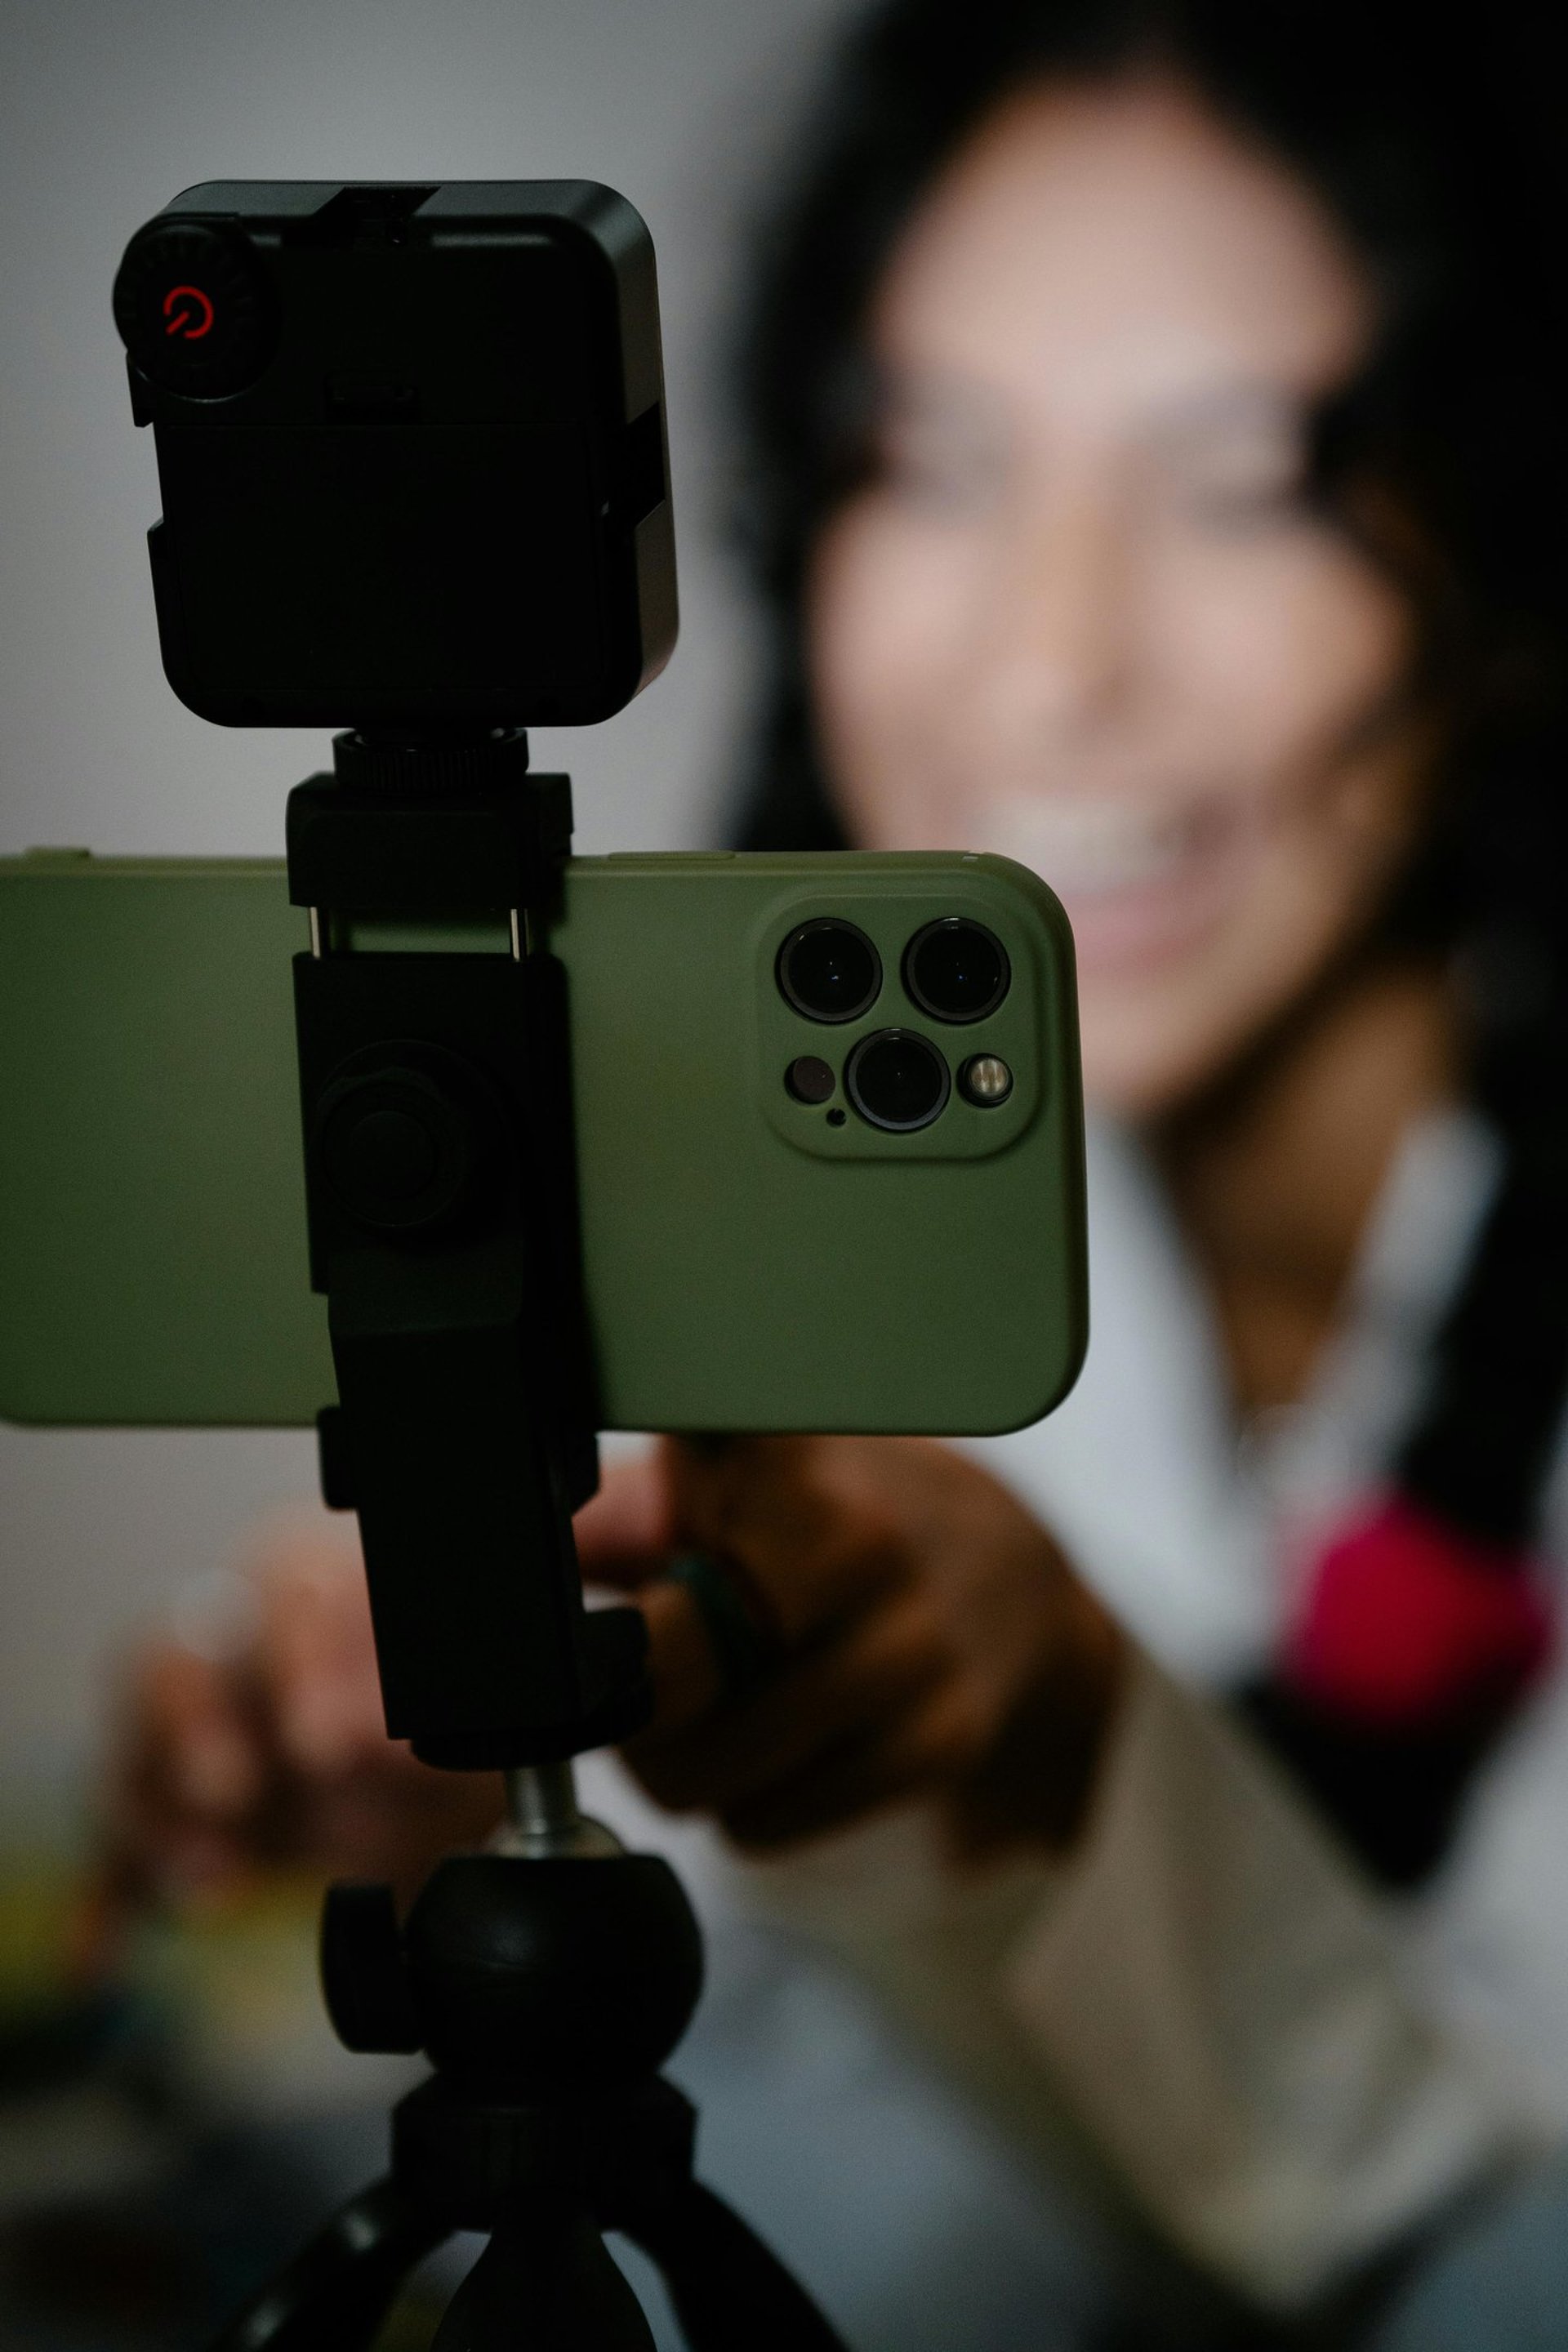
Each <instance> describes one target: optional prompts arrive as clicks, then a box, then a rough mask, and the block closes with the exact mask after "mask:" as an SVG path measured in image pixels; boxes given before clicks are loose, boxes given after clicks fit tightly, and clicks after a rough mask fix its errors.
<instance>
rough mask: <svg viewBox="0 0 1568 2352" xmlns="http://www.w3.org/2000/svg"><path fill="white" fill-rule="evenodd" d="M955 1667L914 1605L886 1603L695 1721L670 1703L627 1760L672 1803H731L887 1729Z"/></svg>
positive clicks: (719, 1807)
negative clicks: (678, 1716) (676, 1714)
mask: <svg viewBox="0 0 1568 2352" xmlns="http://www.w3.org/2000/svg"><path fill="white" fill-rule="evenodd" d="M948 1671H949V1662H948V1659H947V1657H946V1655H945V1654H944V1653H943V1652H942V1648H941V1646H940V1644H938V1643H936V1642H935V1641H933V1639H932V1638H931V1631H930V1623H929V1620H928V1619H927V1618H926V1616H925V1614H924V1612H921V1611H920V1610H919V1609H918V1608H917V1607H915V1606H914V1605H912V1604H911V1605H910V1606H907V1607H905V1608H903V1609H901V1610H899V1611H896V1612H878V1613H877V1614H876V1615H874V1616H872V1617H870V1618H868V1619H865V1620H863V1621H861V1622H859V1623H858V1624H857V1625H856V1626H854V1627H853V1628H852V1629H851V1630H850V1631H848V1632H847V1633H846V1634H844V1635H843V1636H841V1637H839V1638H837V1639H836V1640H834V1641H833V1643H832V1644H831V1646H830V1647H829V1648H827V1649H826V1650H825V1651H819V1652H816V1653H808V1654H805V1656H804V1657H803V1658H802V1659H801V1660H800V1661H799V1662H798V1663H797V1664H795V1665H794V1666H792V1667H790V1668H788V1669H786V1670H784V1672H782V1673H780V1674H779V1675H777V1676H776V1678H775V1679H774V1680H773V1681H772V1682H770V1683H769V1684H767V1685H765V1686H764V1687H763V1689H762V1690H760V1691H758V1692H757V1693H756V1694H755V1695H754V1696H751V1697H749V1698H747V1699H746V1700H744V1701H742V1702H741V1703H739V1704H734V1705H723V1704H721V1705H719V1706H716V1707H712V1706H710V1707H709V1708H708V1709H707V1710H706V1711H705V1712H703V1713H701V1714H700V1715H699V1716H697V1717H695V1718H693V1719H690V1720H689V1721H688V1722H686V1723H675V1722H672V1721H671V1719H670V1717H668V1715H667V1714H665V1713H663V1712H661V1713H660V1714H659V1715H658V1716H657V1717H656V1718H655V1723H654V1727H653V1728H652V1729H651V1730H650V1731H648V1732H647V1733H644V1734H642V1735H640V1736H639V1738H637V1740H636V1741H635V1742H633V1743H632V1745H631V1746H630V1748H628V1751H627V1754H628V1759H629V1760H630V1761H631V1763H632V1764H633V1766H634V1769H637V1771H638V1772H639V1773H641V1775H642V1776H643V1778H644V1780H646V1781H647V1785H648V1787H649V1790H650V1791H651V1792H652V1793H654V1794H655V1795H657V1796H658V1799H659V1801H660V1802H661V1803H664V1804H666V1805H668V1806H669V1807H670V1808H671V1809H672V1810H673V1811H688V1810H689V1809H691V1808H692V1807H694V1806H699V1805H700V1806H703V1807H705V1808H709V1809H711V1810H713V1811H719V1812H722V1811H725V1810H726V1809H727V1808H729V1807H731V1806H734V1805H739V1804H745V1803H748V1802H750V1801H752V1800H753V1799H755V1798H760V1797H761V1796H763V1795H764V1794H765V1793H766V1792H767V1790H770V1789H773V1788H775V1787H777V1786H780V1785H782V1784H784V1783H785V1782H787V1781H789V1780H793V1779H794V1778H795V1777H796V1776H797V1775H798V1774H800V1773H802V1772H804V1771H805V1770H807V1769H810V1768H811V1767H812V1766H813V1765H814V1764H815V1763H816V1760H817V1759H819V1758H822V1757H824V1756H826V1755H827V1754H828V1753H829V1752H831V1751H832V1750H834V1749H837V1748H841V1747H842V1746H843V1745H844V1744H845V1743H846V1742H847V1741H849V1740H853V1739H858V1738H861V1737H863V1736H866V1735H868V1734H870V1733H872V1732H874V1731H876V1730H878V1729H879V1728H881V1729H882V1730H883V1731H889V1730H890V1728H891V1727H892V1726H894V1725H895V1724H896V1723H897V1722H899V1721H900V1719H901V1718H902V1717H904V1716H905V1715H907V1714H908V1713H909V1712H910V1710H911V1709H913V1708H916V1707H918V1706H920V1705H921V1703H922V1702H924V1701H925V1700H926V1699H928V1698H929V1696H931V1693H932V1691H933V1690H934V1689H935V1687H936V1686H937V1685H938V1684H939V1683H940V1681H941V1680H942V1676H943V1675H945V1674H946V1673H947V1672H948Z"/></svg>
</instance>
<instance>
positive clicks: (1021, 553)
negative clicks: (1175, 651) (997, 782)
mask: <svg viewBox="0 0 1568 2352" xmlns="http://www.w3.org/2000/svg"><path fill="white" fill-rule="evenodd" d="M1130 540H1131V532H1130V530H1129V519H1128V518H1127V517H1126V516H1125V515H1124V514H1123V513H1122V512H1121V511H1120V509H1119V505H1118V502H1117V500H1116V499H1115V498H1114V496H1113V494H1112V493H1111V491H1110V489H1109V488H1105V487H1100V486H1096V487H1094V488H1088V487H1085V488H1079V489H1075V490H1067V489H1058V490H1055V491H1053V492H1050V493H1047V494H1044V495H1040V496H1038V497H1037V498H1035V499H1027V500H1025V499H1020V501H1019V502H1018V503H1017V504H1016V506H1015V508H1014V509H1013V510H1012V512H1011V513H1010V514H1009V516H1008V518H1007V520H1006V523H1005V529H1004V530H1003V532H1002V534H1001V536H1000V540H999V543H998V546H997V550H996V559H997V560H996V562H995V565H994V570H993V573H992V578H991V582H990V593H989V595H988V596H987V597H986V598H985V599H984V600H983V601H984V604H985V605H986V608H987V609H986V610H985V611H984V613H983V614H980V615H977V618H978V620H979V622H980V625H979V626H978V627H977V629H976V632H975V637H974V661H975V679H974V683H975V687H976V697H975V700H976V705H977V716H978V717H979V718H980V719H981V721H982V723H983V724H984V725H986V726H987V727H988V728H991V729H994V730H998V731H999V732H1000V733H1005V736H1006V737H1007V738H1009V739H1010V740H1014V741H1016V740H1017V739H1018V738H1019V737H1020V736H1023V737H1025V738H1026V739H1027V740H1030V741H1034V740H1038V741H1040V742H1041V743H1042V744H1043V745H1048V744H1050V743H1052V742H1054V741H1056V740H1071V739H1074V738H1076V737H1078V736H1079V735H1080V734H1082V733H1085V732H1088V731H1090V730H1093V729H1095V728H1096V727H1098V726H1100V725H1101V724H1103V723H1104V722H1105V721H1106V720H1107V719H1110V718H1112V717H1114V716H1115V714H1116V713H1117V711H1118V710H1119V709H1120V708H1121V705H1122V703H1123V702H1124V701H1125V699H1126V698H1127V695H1128V692H1129V689H1130V688H1131V686H1132V684H1133V682H1134V667H1135V643H1134V641H1135V638H1136V635H1137V631H1136V626H1135V615H1134V614H1133V611H1132V604H1133V574H1134V568H1135V567H1134V563H1133V551H1132V549H1131V544H1130Z"/></svg>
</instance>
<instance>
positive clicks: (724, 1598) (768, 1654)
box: [668, 1551, 774, 1699]
mask: <svg viewBox="0 0 1568 2352" xmlns="http://www.w3.org/2000/svg"><path fill="white" fill-rule="evenodd" d="M668 1574H669V1580H670V1582H671V1583H672V1584H683V1585H684V1586H685V1587H686V1590H687V1591H688V1592H689V1594H690V1595H691V1598H692V1601H693V1602H694V1603H695V1604H696V1609H697V1613H698V1615H699V1616H700V1618H701V1620H702V1630H703V1632H704V1633H706V1634H707V1636H708V1640H709V1643H710V1646H711V1648H712V1652H713V1658H714V1663H715V1664H716V1665H717V1666H718V1669H719V1685H720V1688H721V1691H722V1693H723V1695H724V1696H725V1697H726V1698H728V1699H741V1698H746V1697H749V1696H750V1695H751V1693H752V1691H754V1690H756V1689H758V1688H759V1687H760V1686H761V1685H762V1684H763V1683H765V1682H766V1681H767V1679H768V1676H769V1675H770V1674H771V1673H772V1672H773V1661H774V1644H773V1643H772V1642H771V1641H770V1640H769V1638H768V1636H767V1634H766V1633H764V1632H763V1628H762V1627H761V1626H760V1625H759V1624H758V1623H757V1621H756V1619H755V1618H754V1617H753V1616H752V1612H751V1610H750V1609H749V1608H748V1607H747V1605H746V1599H745V1595H744V1593H743V1592H742V1591H740V1589H739V1587H738V1586H737V1585H736V1582H735V1580H734V1578H733V1577H731V1576H729V1575H727V1574H726V1573H725V1571H724V1570H723V1569H722V1568H721V1566H720V1564H719V1562H718V1561H717V1560H716V1559H709V1557H708V1555H707V1554H706V1552H700V1551H689V1552H685V1553H683V1554H682V1555H681V1557H680V1559H678V1560H675V1561H673V1562H672V1563H671V1566H670V1568H669V1570H668Z"/></svg>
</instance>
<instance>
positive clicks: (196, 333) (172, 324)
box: [163, 286, 214, 343]
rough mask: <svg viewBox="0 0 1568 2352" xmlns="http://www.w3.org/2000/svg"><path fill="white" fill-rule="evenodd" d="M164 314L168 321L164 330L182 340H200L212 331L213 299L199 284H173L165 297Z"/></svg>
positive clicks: (189, 341)
mask: <svg viewBox="0 0 1568 2352" xmlns="http://www.w3.org/2000/svg"><path fill="white" fill-rule="evenodd" d="M163 316H164V318H165V320H167V321H168V323H167V325H166V326H165V327H164V329H163V332H164V333H165V334H166V335H178V337H179V338H180V341H182V342H185V343H195V342H199V341H201V339H202V337H203V336H204V335H205V334H210V333H211V331H212V323H213V317H214V312H213V306H212V301H211V299H210V298H209V297H208V296H207V295H205V294H204V293H203V292H202V289H201V288H200V287H199V286H171V287H170V289H169V291H168V292H167V293H166V294H165V295H164V297H163Z"/></svg>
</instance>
